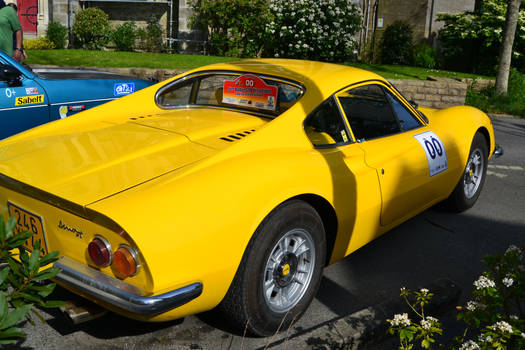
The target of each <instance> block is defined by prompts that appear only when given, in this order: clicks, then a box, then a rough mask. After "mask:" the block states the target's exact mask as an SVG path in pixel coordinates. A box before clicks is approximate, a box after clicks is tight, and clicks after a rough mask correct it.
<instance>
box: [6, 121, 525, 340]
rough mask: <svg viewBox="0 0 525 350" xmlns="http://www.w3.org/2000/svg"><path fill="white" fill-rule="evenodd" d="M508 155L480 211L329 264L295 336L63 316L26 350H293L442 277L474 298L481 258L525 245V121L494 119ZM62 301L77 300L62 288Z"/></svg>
mask: <svg viewBox="0 0 525 350" xmlns="http://www.w3.org/2000/svg"><path fill="white" fill-rule="evenodd" d="M493 124H494V127H495V133H496V141H497V142H498V143H499V144H501V145H502V146H503V148H504V150H505V154H504V156H503V157H501V158H499V159H493V160H491V161H490V163H489V169H488V170H489V172H488V174H489V176H488V177H487V179H486V182H485V187H484V189H483V191H482V193H481V196H480V197H479V200H478V202H477V203H476V205H475V206H474V207H473V208H472V209H470V210H468V211H467V212H465V213H462V214H459V215H457V214H450V213H446V212H442V211H439V210H437V209H430V210H427V211H425V212H424V213H422V214H420V215H418V216H417V217H415V218H413V219H411V220H409V221H408V222H406V223H404V224H402V225H401V226H399V227H397V228H396V229H394V230H392V231H390V232H389V233H387V234H386V235H384V236H382V237H381V238H379V239H377V240H376V241H374V242H372V243H370V244H369V245H367V246H365V247H363V248H361V249H360V250H359V251H357V252H355V253H354V254H352V255H351V256H349V257H347V258H346V259H344V260H343V261H340V262H338V263H336V264H334V265H332V266H329V267H328V268H327V269H326V270H325V273H324V278H323V281H322V284H321V288H320V291H319V293H318V295H317V297H316V298H315V300H314V302H313V304H312V305H311V307H310V308H309V310H308V311H307V313H306V314H305V315H304V316H303V317H302V319H301V320H299V321H298V322H297V323H296V324H295V325H294V327H293V328H292V329H290V330H288V331H287V332H285V333H283V334H280V335H276V336H274V337H270V338H267V339H254V338H243V337H242V336H238V335H234V334H232V333H230V332H229V330H228V329H225V328H223V325H222V324H221V322H220V321H219V320H217V319H215V318H214V317H213V315H209V314H205V315H196V316H191V317H187V318H185V319H183V320H179V321H173V322H170V323H163V324H147V323H141V322H136V321H132V320H128V319H126V318H123V317H120V316H118V315H115V314H107V315H106V316H103V317H102V318H99V319H97V320H95V321H91V322H88V323H84V324H81V325H78V326H73V325H71V324H70V323H69V322H68V321H67V320H66V318H65V317H64V316H63V315H61V314H60V313H59V312H58V311H57V310H52V311H51V312H45V313H44V315H45V318H46V320H47V323H46V324H36V325H35V326H32V325H30V324H26V325H24V330H25V331H26V332H27V334H28V338H27V339H26V340H25V341H23V342H20V343H18V344H17V346H16V348H22V349H66V348H67V349H96V348H101V347H103V348H104V349H128V350H131V349H143V348H148V349H150V348H153V349H179V348H181V349H182V348H192V349H199V348H205V349H242V348H244V349H254V348H264V347H266V346H267V345H269V346H270V347H273V346H275V347H278V348H282V347H285V343H286V342H285V341H284V338H285V337H294V336H296V335H297V334H301V333H303V332H306V331H308V330H309V329H312V328H315V327H318V326H319V325H321V324H324V323H326V322H328V321H330V320H333V319H335V318H338V317H341V316H344V315H347V314H350V313H353V312H355V311H358V310H360V309H362V308H364V307H367V306H369V305H374V304H377V303H379V302H381V301H384V300H387V299H392V298H396V297H398V295H399V288H400V287H402V286H405V287H407V288H420V287H424V286H425V285H428V284H430V283H431V282H433V281H435V280H436V279H438V278H448V279H451V280H452V281H455V282H456V283H457V284H458V285H459V286H460V287H461V289H462V291H463V293H462V296H461V300H460V302H465V301H466V300H468V296H469V295H470V292H471V290H472V282H473V281H474V280H475V279H477V277H478V276H479V275H480V273H481V272H482V271H483V265H482V263H481V262H480V259H481V258H482V257H483V256H484V255H485V254H489V253H498V252H503V251H505V249H506V248H507V247H508V246H509V244H521V243H523V242H524V241H525V151H524V149H525V120H520V119H512V118H493ZM55 294H56V295H55V297H57V298H67V297H68V293H67V292H65V291H64V290H62V289H59V290H58V291H57V292H56V293H55Z"/></svg>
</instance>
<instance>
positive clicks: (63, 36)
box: [46, 22, 67, 49]
mask: <svg viewBox="0 0 525 350" xmlns="http://www.w3.org/2000/svg"><path fill="white" fill-rule="evenodd" d="M46 38H47V39H49V41H51V42H52V43H53V44H54V45H55V49H63V48H64V47H66V42H67V28H66V27H65V26H63V25H62V24H60V23H58V22H50V23H49V24H48V26H47V30H46Z"/></svg>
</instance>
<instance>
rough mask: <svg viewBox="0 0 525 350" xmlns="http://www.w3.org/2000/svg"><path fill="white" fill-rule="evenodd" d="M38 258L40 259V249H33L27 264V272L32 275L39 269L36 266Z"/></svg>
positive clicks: (37, 265) (38, 266)
mask: <svg viewBox="0 0 525 350" xmlns="http://www.w3.org/2000/svg"><path fill="white" fill-rule="evenodd" d="M37 243H38V242H37ZM39 258H40V248H36V249H33V251H32V252H31V256H30V257H29V263H28V268H29V272H30V273H32V274H33V275H34V274H36V273H37V271H38V269H39V268H40V265H39V264H38V260H39Z"/></svg>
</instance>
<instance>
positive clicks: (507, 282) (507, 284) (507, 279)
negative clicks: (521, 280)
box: [502, 277, 514, 288]
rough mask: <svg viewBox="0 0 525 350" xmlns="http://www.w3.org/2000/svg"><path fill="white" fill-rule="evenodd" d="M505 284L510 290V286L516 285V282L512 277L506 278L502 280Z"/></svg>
mask: <svg viewBox="0 0 525 350" xmlns="http://www.w3.org/2000/svg"><path fill="white" fill-rule="evenodd" d="M502 282H503V284H504V285H505V287H507V288H509V287H510V286H512V284H513V283H514V280H513V279H512V278H510V277H505V278H504V279H503V280H502Z"/></svg>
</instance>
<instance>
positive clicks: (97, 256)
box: [88, 237, 112, 267]
mask: <svg viewBox="0 0 525 350" xmlns="http://www.w3.org/2000/svg"><path fill="white" fill-rule="evenodd" d="M88 253H89V257H90V258H91V260H92V261H93V263H94V264H95V265H96V266H98V267H105V266H108V265H109V264H111V255H112V254H111V253H112V252H111V245H110V244H109V243H108V241H106V240H105V239H104V238H102V237H95V238H94V239H93V240H92V241H91V242H90V243H89V245H88Z"/></svg>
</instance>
